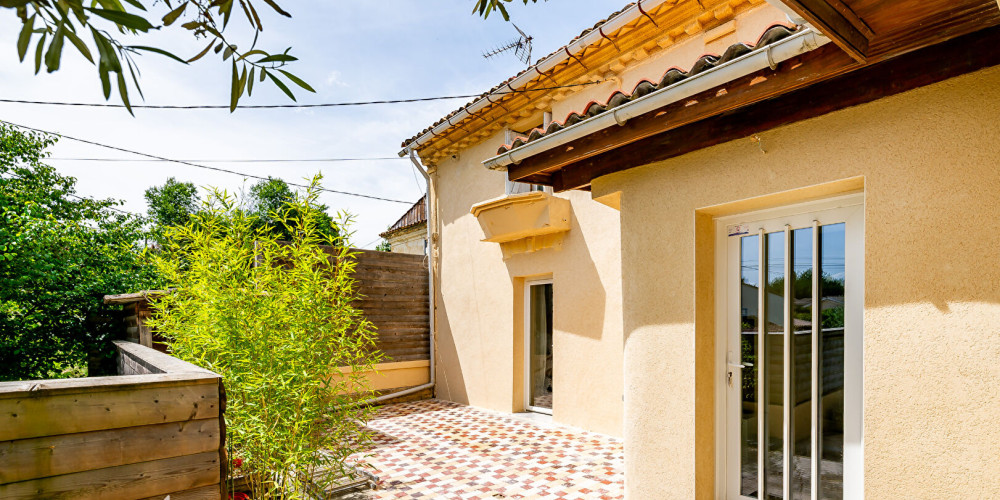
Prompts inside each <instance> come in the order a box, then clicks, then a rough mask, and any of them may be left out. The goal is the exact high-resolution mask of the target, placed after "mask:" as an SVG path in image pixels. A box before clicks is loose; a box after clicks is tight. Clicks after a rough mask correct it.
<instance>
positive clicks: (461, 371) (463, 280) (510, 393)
mask: <svg viewBox="0 0 1000 500" xmlns="http://www.w3.org/2000/svg"><path fill="white" fill-rule="evenodd" d="M501 140H502V138H501V137H500V136H499V135H498V136H496V137H493V138H491V139H490V140H488V141H486V142H484V143H483V144H480V145H479V146H476V147H473V148H470V149H468V150H466V151H464V152H463V153H462V154H461V155H459V158H457V159H453V160H451V161H447V162H443V163H441V164H439V165H437V167H436V170H435V172H434V174H433V176H434V183H435V191H436V192H437V193H439V197H438V199H437V218H438V226H437V227H438V228H439V232H440V243H439V245H438V252H439V253H438V255H437V259H438V281H437V283H438V290H437V297H438V300H437V304H436V306H437V310H436V321H437V365H436V366H437V388H436V391H437V392H436V394H437V396H438V397H440V398H443V399H448V400H452V401H458V402H461V403H467V404H471V405H474V406H480V407H484V408H489V409H493V410H498V411H505V412H510V411H522V410H523V409H524V401H523V399H524V396H523V389H522V388H523V383H524V379H523V370H524V368H523V363H522V356H523V347H522V346H523V337H522V333H523V332H522V330H523V316H522V308H523V304H524V302H523V300H524V299H523V286H524V278H525V277H542V276H546V277H551V278H552V279H553V303H554V307H553V316H554V317H553V325H554V334H553V335H554V339H553V344H554V361H553V387H554V408H553V419H554V420H555V421H557V422H562V423H564V424H567V425H572V426H576V427H581V428H584V429H588V430H592V431H596V432H601V433H605V434H610V435H615V436H620V435H621V428H622V417H621V415H622V387H623V385H622V345H623V344H622V316H621V264H620V258H619V251H618V247H619V241H620V236H619V232H618V212H617V211H616V210H614V209H611V208H609V207H607V206H604V205H602V204H600V203H598V202H595V201H593V200H591V199H590V196H589V194H588V193H583V192H574V193H568V194H566V195H559V196H563V197H565V198H568V199H569V200H570V201H571V204H572V215H571V221H570V222H571V228H570V230H569V232H568V233H566V235H565V237H564V239H563V242H562V245H561V248H558V249H555V248H549V249H544V250H540V251H537V252H533V253H523V254H517V255H514V256H512V257H511V258H510V259H508V260H506V261H504V260H503V256H502V254H501V251H500V246H499V244H497V243H489V242H483V241H481V240H482V239H483V238H484V233H483V229H482V228H481V227H480V224H479V222H478V221H477V220H476V218H475V217H473V216H472V214H471V213H470V209H471V207H472V206H473V205H475V204H477V203H480V202H483V201H485V200H489V199H492V198H496V197H499V196H503V195H504V186H505V182H504V174H503V172H492V171H489V170H486V169H485V168H483V166H482V164H481V163H480V162H481V161H482V160H483V159H485V158H488V157H489V156H490V155H491V153H493V152H495V151H496V149H497V147H499V145H500V144H501Z"/></svg>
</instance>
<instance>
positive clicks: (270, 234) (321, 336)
mask: <svg viewBox="0 0 1000 500" xmlns="http://www.w3.org/2000/svg"><path fill="white" fill-rule="evenodd" d="M318 183H319V177H318V176H317V177H316V178H314V179H313V181H312V184H311V187H310V188H309V189H308V190H307V191H306V192H305V193H303V194H299V195H297V196H296V198H295V199H294V200H293V201H290V202H288V203H287V204H286V205H285V206H284V207H283V208H282V209H279V210H277V211H276V213H273V214H271V215H272V217H273V219H274V220H276V221H278V222H279V223H280V224H283V225H285V226H286V227H287V228H288V229H289V231H288V232H287V233H286V234H291V235H293V236H292V239H291V240H290V241H279V240H278V239H277V237H276V236H275V234H276V233H275V232H274V231H268V230H266V228H261V227H260V225H259V224H255V221H254V220H253V219H254V215H251V214H250V213H249V211H248V210H246V209H245V207H242V206H241V205H240V203H239V202H238V201H237V199H236V198H235V197H233V196H231V195H229V194H227V193H225V192H219V191H214V192H213V193H212V194H211V195H210V196H209V197H208V199H207V200H206V202H205V205H204V209H203V210H202V211H201V212H199V213H198V214H197V215H196V216H195V217H194V218H193V220H191V221H190V222H189V223H188V224H187V225H184V226H180V227H175V228H171V229H169V230H168V231H167V233H168V238H167V242H166V245H165V247H164V251H163V252H161V253H160V255H159V256H158V257H157V258H156V266H157V268H158V270H159V271H160V272H161V273H162V274H163V276H164V278H165V279H166V281H167V282H168V283H169V284H170V286H171V288H172V289H173V293H170V294H167V295H165V296H163V297H162V298H161V299H160V300H158V301H157V303H156V304H155V305H154V317H153V319H152V321H151V322H150V324H151V326H152V327H153V328H155V329H156V330H158V331H159V332H161V333H162V334H163V335H164V336H165V337H167V338H168V339H169V345H170V349H171V353H172V354H173V355H174V356H177V357H179V358H181V359H184V360H186V361H190V362H192V363H195V364H197V365H199V366H202V367H204V368H206V369H208V370H212V371H214V372H216V373H219V374H220V375H222V377H223V383H224V384H225V389H226V394H227V408H226V413H225V415H226V433H227V440H228V448H229V450H230V454H231V460H230V464H229V465H238V467H231V476H242V477H243V478H244V479H245V480H246V481H247V485H248V487H249V489H250V494H251V496H252V498H281V499H284V498H302V497H305V496H306V495H305V488H304V487H303V480H305V479H309V478H312V480H314V481H320V482H321V481H322V480H323V479H322V478H327V477H337V476H342V475H343V474H348V475H350V474H351V469H350V468H349V467H348V466H347V465H346V462H345V460H346V459H347V457H348V456H349V455H351V454H354V453H356V452H358V451H360V450H363V449H365V448H366V446H367V445H368V444H369V443H370V437H369V436H368V435H367V433H366V432H365V429H364V427H363V425H362V424H363V422H365V421H366V420H367V418H368V416H369V412H370V411H371V410H370V408H368V407H366V406H365V405H358V404H356V403H358V402H359V401H363V400H366V399H369V398H370V397H372V394H373V393H372V390H371V389H370V388H369V386H368V385H367V383H366V380H365V378H364V377H363V375H362V374H363V373H364V372H365V371H369V370H372V369H373V366H374V364H376V363H377V362H378V361H379V358H380V354H378V353H377V351H376V349H375V342H374V341H375V332H374V327H373V326H372V324H371V323H370V322H369V321H367V320H366V319H365V318H364V317H363V316H362V313H361V312H360V311H359V310H358V309H356V308H355V307H353V305H352V303H353V302H354V301H355V300H356V299H357V298H358V297H357V294H356V291H355V290H356V287H355V286H354V279H353V277H352V275H353V271H354V266H355V262H354V260H353V259H352V258H351V251H350V249H349V248H350V246H349V244H348V241H347V238H348V236H349V232H348V230H347V226H348V224H349V222H350V220H349V217H347V216H344V215H341V216H340V218H339V224H340V227H339V228H338V229H339V231H338V232H337V234H338V236H336V239H331V238H330V237H329V236H324V235H323V233H322V232H321V231H319V230H318V226H317V222H318V221H319V220H320V213H319V212H318V211H317V210H316V209H315V207H316V206H317V203H316V197H317V193H318V190H317V187H318ZM345 368H349V370H347V369H345ZM341 373H345V374H344V375H342V374H341ZM318 486H319V487H320V488H322V487H323V485H322V484H319V485H318Z"/></svg>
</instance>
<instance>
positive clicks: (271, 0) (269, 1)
mask: <svg viewBox="0 0 1000 500" xmlns="http://www.w3.org/2000/svg"><path fill="white" fill-rule="evenodd" d="M264 3H266V4H268V5H270V6H271V8H272V9H274V11H275V12H277V13H278V14H281V15H283V16H285V17H292V15H291V14H289V13H287V12H285V11H284V10H282V9H281V7H279V6H278V4H277V3H275V2H274V0H264Z"/></svg>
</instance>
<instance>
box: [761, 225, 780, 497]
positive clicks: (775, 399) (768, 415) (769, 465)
mask: <svg viewBox="0 0 1000 500" xmlns="http://www.w3.org/2000/svg"><path fill="white" fill-rule="evenodd" d="M765 238H766V248H765V250H766V253H767V255H766V258H765V262H766V264H767V268H766V270H765V276H767V286H766V288H765V291H766V297H767V300H765V301H764V317H765V318H766V319H767V321H766V323H765V324H766V325H767V326H766V328H765V331H766V332H767V334H766V335H764V342H765V344H766V345H765V346H764V360H765V366H764V367H763V369H764V374H763V379H764V380H766V383H765V384H764V392H765V394H764V401H766V402H767V406H766V407H765V408H764V422H765V425H764V433H765V436H764V439H763V440H762V441H763V442H764V443H765V448H764V449H765V450H766V455H765V460H764V477H765V478H767V481H766V482H765V485H764V487H765V492H766V493H767V498H782V487H783V485H782V465H783V460H784V456H783V453H782V451H783V448H782V446H783V442H784V441H783V439H782V434H783V432H784V425H783V424H784V421H783V418H782V417H783V414H782V405H783V401H782V399H783V397H784V362H785V361H784V349H785V340H784V331H785V319H784V316H785V233H784V232H777V233H768V234H766V235H765Z"/></svg>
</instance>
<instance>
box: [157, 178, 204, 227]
mask: <svg viewBox="0 0 1000 500" xmlns="http://www.w3.org/2000/svg"><path fill="white" fill-rule="evenodd" d="M145 197H146V205H147V207H148V208H147V209H146V213H147V214H148V215H149V221H150V223H152V225H153V226H154V227H168V226H183V225H185V224H187V223H188V222H190V220H191V215H192V214H194V212H195V211H196V210H197V209H198V205H199V199H198V188H196V187H195V186H194V184H193V183H190V182H179V181H178V180H177V179H175V178H173V177H171V178H169V179H167V182H166V183H164V184H163V185H162V186H153V187H151V188H149V189H147V190H146V194H145Z"/></svg>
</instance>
